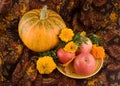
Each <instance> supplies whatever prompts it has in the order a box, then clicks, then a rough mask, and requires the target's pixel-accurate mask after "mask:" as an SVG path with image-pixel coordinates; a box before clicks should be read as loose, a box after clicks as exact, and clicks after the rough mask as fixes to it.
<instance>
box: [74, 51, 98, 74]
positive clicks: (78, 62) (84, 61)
mask: <svg viewBox="0 0 120 86" xmlns="http://www.w3.org/2000/svg"><path fill="white" fill-rule="evenodd" d="M95 65H96V62H95V59H94V57H93V56H92V55H91V54H90V53H81V54H79V55H78V56H76V58H75V60H74V63H73V67H74V70H75V72H76V73H77V74H82V75H89V74H91V73H92V72H93V71H94V69H95Z"/></svg>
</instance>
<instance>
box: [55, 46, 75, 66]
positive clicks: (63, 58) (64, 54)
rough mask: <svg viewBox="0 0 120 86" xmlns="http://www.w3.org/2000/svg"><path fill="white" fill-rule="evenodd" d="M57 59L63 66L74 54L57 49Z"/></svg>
mask: <svg viewBox="0 0 120 86" xmlns="http://www.w3.org/2000/svg"><path fill="white" fill-rule="evenodd" d="M57 57H58V60H59V61H60V62H61V63H63V64H65V63H67V62H68V61H69V60H71V59H72V58H74V57H75V53H70V52H66V51H64V50H63V49H62V48H59V49H58V50H57Z"/></svg>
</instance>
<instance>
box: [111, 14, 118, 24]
mask: <svg viewBox="0 0 120 86" xmlns="http://www.w3.org/2000/svg"><path fill="white" fill-rule="evenodd" d="M117 18H118V15H117V13H115V12H112V13H111V14H110V19H111V20H112V21H113V22H115V21H117Z"/></svg>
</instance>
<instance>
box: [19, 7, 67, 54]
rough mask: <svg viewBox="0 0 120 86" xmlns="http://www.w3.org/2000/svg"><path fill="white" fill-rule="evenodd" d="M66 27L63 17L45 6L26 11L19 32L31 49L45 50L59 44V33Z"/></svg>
mask: <svg viewBox="0 0 120 86" xmlns="http://www.w3.org/2000/svg"><path fill="white" fill-rule="evenodd" d="M65 27H66V25H65V22H64V21H63V19H62V17H61V16H60V15H59V14H58V13H56V12H55V11H53V10H50V9H47V6H45V7H43V8H42V9H33V10H31V11H29V12H27V13H25V14H24V15H23V16H22V18H21V19H20V22H19V25H18V32H19V36H20V38H21V40H22V41H23V43H24V44H25V45H26V46H27V47H28V48H29V49H31V50H33V51H35V52H44V51H47V50H50V49H52V48H54V47H55V46H56V45H57V44H58V42H59V38H58V34H59V32H60V30H61V29H63V28H65Z"/></svg>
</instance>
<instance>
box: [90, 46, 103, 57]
mask: <svg viewBox="0 0 120 86" xmlns="http://www.w3.org/2000/svg"><path fill="white" fill-rule="evenodd" d="M91 54H92V55H93V56H94V57H95V58H104V57H105V49H104V48H103V47H102V46H97V45H96V44H94V45H93V46H92V50H91Z"/></svg>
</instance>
